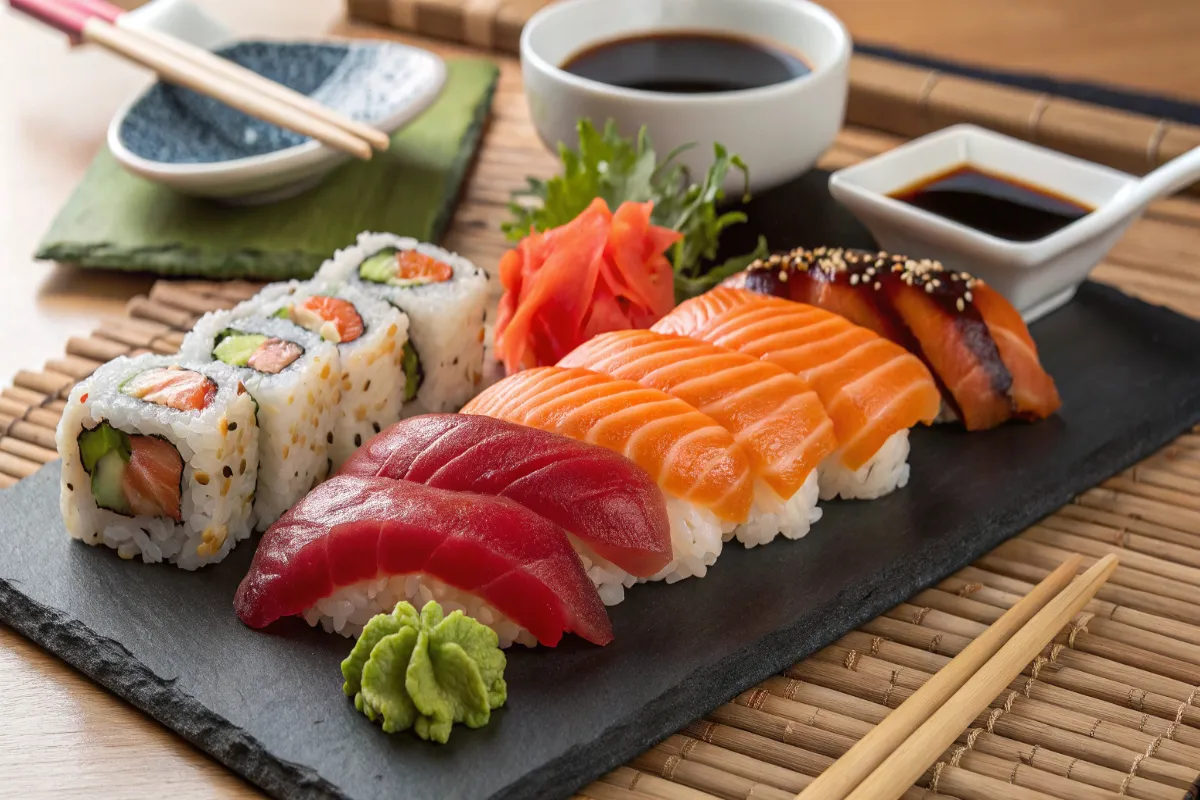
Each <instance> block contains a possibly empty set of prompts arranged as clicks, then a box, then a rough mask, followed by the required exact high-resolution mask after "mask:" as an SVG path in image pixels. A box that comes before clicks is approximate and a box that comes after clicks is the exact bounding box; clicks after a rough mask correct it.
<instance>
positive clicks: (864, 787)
mask: <svg viewBox="0 0 1200 800" xmlns="http://www.w3.org/2000/svg"><path fill="white" fill-rule="evenodd" d="M1116 568H1117V557H1116V556H1115V555H1108V556H1105V557H1104V558H1102V559H1100V560H1099V561H1097V562H1096V563H1095V564H1094V565H1092V567H1091V569H1089V570H1088V571H1087V572H1085V573H1083V574H1082V575H1080V576H1079V577H1078V578H1076V579H1075V580H1074V581H1072V582H1071V584H1070V585H1069V586H1068V587H1067V588H1066V589H1064V590H1063V591H1062V592H1061V593H1059V594H1058V596H1056V597H1055V598H1054V599H1052V600H1051V601H1050V602H1049V603H1047V604H1046V606H1045V608H1043V609H1042V610H1041V611H1039V612H1038V613H1037V614H1035V615H1034V617H1033V619H1031V620H1030V621H1029V622H1028V623H1026V624H1025V625H1024V626H1023V627H1022V628H1021V629H1020V630H1018V631H1017V632H1016V633H1015V634H1014V635H1013V637H1012V638H1011V639H1009V640H1008V643H1007V644H1005V645H1004V646H1003V647H1001V648H1000V650H999V652H997V653H996V655H994V656H993V657H992V658H991V659H989V660H988V661H987V662H985V663H984V664H983V666H982V667H980V668H979V671H978V672H976V673H975V674H974V675H972V676H971V678H970V679H969V680H968V681H967V682H966V683H965V684H963V685H962V687H960V688H959V689H958V691H956V692H955V693H954V694H953V695H952V696H951V697H950V699H949V700H947V701H946V703H945V704H944V705H943V706H942V707H941V708H939V709H938V710H937V711H936V712H934V713H933V714H932V715H931V716H930V717H929V719H927V720H926V721H925V722H924V723H923V724H922V725H921V726H920V727H919V728H917V730H916V731H914V732H913V734H912V735H911V736H909V737H908V739H906V740H905V741H904V742H903V743H902V744H900V746H899V747H897V748H896V749H895V751H893V752H892V754H891V755H890V756H888V757H887V758H886V759H885V760H884V761H883V763H882V764H880V765H879V766H878V767H877V768H876V769H875V770H874V771H873V772H872V773H871V774H870V775H868V776H867V777H866V779H864V780H863V782H862V783H860V784H859V785H858V788H856V789H855V790H854V791H853V792H851V793H850V794H849V795H848V796H847V800H896V799H897V798H899V797H900V796H901V795H902V794H904V792H905V790H906V789H908V787H910V786H912V784H913V782H914V781H915V780H916V779H917V778H919V777H921V775H922V774H923V773H924V772H925V770H927V769H928V768H929V766H930V765H931V764H933V763H934V762H935V761H936V760H937V758H938V756H940V755H941V754H942V753H943V752H945V750H946V748H947V747H949V746H950V744H952V743H953V742H954V740H955V739H957V738H958V736H959V734H961V733H962V732H963V730H964V729H965V728H966V727H967V726H968V725H970V724H971V720H973V719H975V717H976V716H978V715H979V713H980V712H981V711H983V710H984V709H985V708H987V707H988V705H989V704H991V702H992V701H993V700H995V698H996V696H997V695H998V694H1000V692H1002V691H1004V687H1006V686H1007V685H1008V684H1009V683H1011V682H1012V681H1013V680H1014V679H1015V678H1016V677H1017V676H1018V675H1020V674H1021V671H1022V670H1023V669H1025V667H1026V666H1027V665H1028V664H1029V662H1030V661H1032V660H1033V658H1034V657H1035V656H1037V654H1038V653H1039V652H1041V650H1042V649H1043V648H1044V647H1045V646H1046V645H1047V644H1048V643H1050V642H1051V641H1053V639H1054V637H1055V635H1057V634H1058V632H1059V631H1060V630H1061V629H1062V627H1063V626H1064V625H1066V624H1067V623H1068V622H1069V621H1070V620H1071V618H1072V617H1074V616H1075V615H1076V614H1077V613H1079V611H1080V610H1081V609H1082V608H1083V607H1084V606H1085V605H1087V604H1088V602H1089V601H1091V599H1092V596H1093V595H1095V594H1096V592H1097V591H1098V590H1099V589H1100V587H1101V586H1103V585H1104V582H1105V581H1106V580H1108V577H1109V576H1110V575H1112V573H1113V570H1115V569H1116Z"/></svg>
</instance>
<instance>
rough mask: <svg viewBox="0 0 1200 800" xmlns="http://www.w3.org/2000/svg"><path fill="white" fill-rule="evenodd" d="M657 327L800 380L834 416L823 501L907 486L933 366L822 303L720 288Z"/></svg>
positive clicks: (934, 395)
mask: <svg viewBox="0 0 1200 800" xmlns="http://www.w3.org/2000/svg"><path fill="white" fill-rule="evenodd" d="M653 330H655V331H658V332H660V333H674V334H679V335H683V336H690V337H693V338H696V339H702V340H704V341H706V342H710V343H712V344H716V345H719V346H721V347H726V348H729V349H731V350H736V351H737V352H739V353H743V354H745V355H749V356H753V357H755V358H761V359H763V360H766V361H770V362H772V363H774V364H778V365H779V366H780V367H783V368H784V369H786V370H788V371H789V372H792V373H794V374H796V375H799V376H800V377H801V378H803V379H804V380H805V381H807V382H808V383H809V384H810V385H811V386H812V387H813V389H814V390H816V392H817V394H818V395H819V396H820V398H821V402H822V403H823V404H824V405H825V410H826V411H827V412H828V414H829V416H830V418H831V419H832V420H833V425H834V430H835V431H836V433H837V439H838V442H839V449H838V452H837V453H836V454H835V455H834V456H833V457H831V458H830V459H828V460H827V461H826V463H825V465H824V466H823V467H822V471H821V478H820V482H821V496H822V497H823V498H826V499H829V498H832V497H835V496H839V495H840V496H842V497H845V498H862V499H871V498H875V497H880V496H882V495H884V494H887V493H888V492H890V491H892V490H893V489H896V488H900V487H902V486H904V485H905V484H906V483H907V482H908V429H909V428H911V427H912V426H913V425H916V424H917V423H918V422H923V423H926V424H930V423H932V422H933V420H934V419H935V418H936V417H937V414H938V410H939V408H940V406H941V396H940V395H939V393H938V389H937V385H936V384H935V383H934V381H933V377H932V376H931V375H930V374H929V370H928V369H926V368H925V365H924V364H922V363H921V361H920V360H919V359H917V358H916V357H915V356H913V355H912V354H910V353H908V352H907V351H906V350H904V348H902V347H900V346H899V345H897V344H895V343H893V342H891V341H889V340H887V339H885V338H883V337H881V336H879V335H878V334H875V333H873V332H872V331H869V330H867V329H866V328H861V327H859V326H857V325H854V324H853V323H851V322H849V321H848V320H846V319H845V318H844V317H840V316H838V315H836V314H832V313H830V312H828V311H824V310H822V309H819V308H816V307H814V306H807V305H802V304H800V303H793V302H791V301H789V300H782V299H780V298H777V297H767V296H764V295H758V294H754V293H752V292H747V291H745V290H742V289H733V288H728V287H724V286H719V287H717V288H716V289H713V290H712V291H710V292H707V293H705V294H702V295H700V296H699V297H696V298H693V299H691V300H688V301H686V302H684V303H682V304H681V305H679V306H678V307H676V308H675V310H673V311H672V312H671V313H670V314H668V315H667V316H665V317H663V318H662V319H661V320H659V322H658V323H656V324H655V325H654V327H653Z"/></svg>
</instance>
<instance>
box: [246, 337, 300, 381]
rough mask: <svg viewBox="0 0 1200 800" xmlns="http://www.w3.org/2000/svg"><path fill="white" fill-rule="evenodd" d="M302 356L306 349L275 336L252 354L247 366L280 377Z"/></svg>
mask: <svg viewBox="0 0 1200 800" xmlns="http://www.w3.org/2000/svg"><path fill="white" fill-rule="evenodd" d="M302 355H304V348H302V347H301V346H300V345H298V344H296V343H295V342H289V341H287V340H286V339H280V338H278V337H274V336H273V337H271V338H270V339H267V340H266V341H265V342H263V343H262V344H260V345H259V346H258V348H257V349H256V350H255V351H254V352H253V353H251V354H250V358H249V359H247V361H246V366H248V367H250V368H251V369H256V370H258V371H259V372H265V373H267V374H268V375H278V374H279V373H281V372H283V371H284V370H285V369H287V368H288V367H290V366H291V365H292V363H293V362H295V360H296V359H298V358H299V357H300V356H302Z"/></svg>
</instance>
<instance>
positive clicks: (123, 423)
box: [57, 356, 259, 570]
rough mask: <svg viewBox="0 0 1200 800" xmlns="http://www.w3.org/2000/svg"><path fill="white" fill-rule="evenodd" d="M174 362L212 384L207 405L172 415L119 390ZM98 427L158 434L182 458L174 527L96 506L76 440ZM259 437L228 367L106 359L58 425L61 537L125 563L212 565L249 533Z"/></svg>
mask: <svg viewBox="0 0 1200 800" xmlns="http://www.w3.org/2000/svg"><path fill="white" fill-rule="evenodd" d="M175 366H183V367H185V368H186V369H189V370H194V371H196V372H199V373H201V374H202V375H204V376H205V377H207V378H209V379H211V380H212V381H214V382H215V383H216V385H217V391H216V394H215V396H214V397H213V399H212V400H211V402H209V404H208V406H207V407H206V408H204V409H202V410H199V411H179V410H176V409H174V408H169V407H167V406H163V405H157V404H155V403H153V402H148V401H146V400H141V399H138V398H136V397H132V396H130V395H128V394H125V393H124V392H122V391H121V386H122V385H123V384H124V383H125V382H126V381H127V380H129V379H130V378H132V377H134V376H136V375H139V374H141V373H142V372H144V371H146V370H149V369H154V368H167V367H175ZM102 422H107V423H108V424H109V425H111V426H112V427H113V428H116V429H117V430H118V431H121V432H122V433H124V434H126V435H129V436H151V437H157V438H160V439H162V440H165V441H166V442H168V443H169V444H170V445H171V446H172V447H174V449H175V450H176V451H177V452H178V454H179V456H180V457H181V458H182V460H183V474H182V481H181V495H180V506H179V510H180V513H181V516H182V522H176V521H175V520H174V519H172V518H171V517H169V516H148V515H138V516H131V515H126V514H122V513H118V512H115V511H110V510H107V509H105V508H101V507H99V505H98V504H97V501H96V497H95V496H94V494H93V490H92V489H91V486H92V478H91V476H89V475H88V473H87V471H86V470H85V468H84V464H83V458H82V455H81V453H80V445H79V437H80V435H81V434H82V432H83V431H84V430H91V429H93V428H96V427H97V426H98V425H100V424H101V423H102ZM258 440H259V431H258V426H257V425H256V424H255V413H254V401H253V400H252V399H251V397H250V395H249V394H248V393H247V392H246V391H245V390H244V389H243V388H242V385H241V383H240V381H239V380H238V376H237V373H236V371H235V370H234V369H233V368H232V367H228V366H226V365H224V364H218V363H209V364H203V365H197V364H192V363H190V362H188V361H186V360H183V361H181V360H180V359H178V358H177V357H174V356H140V357H137V358H125V357H121V358H118V359H115V360H113V361H110V362H109V363H108V364H105V365H104V366H102V367H100V369H98V370H96V372H95V373H94V374H93V375H92V376H91V377H90V378H88V379H87V380H85V381H83V382H81V383H79V384H78V385H76V386H75V388H74V389H73V390H72V392H71V395H70V397H69V398H68V400H67V405H66V408H65V409H64V411H63V415H62V419H61V421H60V422H59V425H58V432H57V443H58V452H59V455H60V456H61V457H62V460H63V466H62V492H61V495H60V506H61V510H62V516H63V521H64V523H65V525H66V528H67V531H68V533H69V534H70V535H71V536H72V537H73V538H75V539H80V540H81V541H84V542H86V543H87V544H90V545H99V544H103V545H105V546H107V547H111V548H113V549H115V550H116V551H117V553H118V555H120V556H121V557H122V558H126V559H131V558H136V557H138V556H140V557H141V559H142V560H143V561H145V562H147V563H151V562H158V561H168V562H171V563H173V564H175V565H177V566H179V567H181V568H182V569H187V570H193V569H196V568H197V567H201V566H204V565H205V564H212V563H216V562H218V561H220V560H221V559H223V558H224V557H225V556H226V555H228V553H229V551H230V550H232V549H233V547H234V545H235V544H236V543H237V542H238V541H241V540H242V539H245V538H247V537H248V536H249V535H250V533H251V531H252V519H251V503H252V502H253V497H254V490H255V484H256V475H257V468H258Z"/></svg>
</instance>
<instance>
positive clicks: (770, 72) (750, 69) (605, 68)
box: [562, 31, 812, 94]
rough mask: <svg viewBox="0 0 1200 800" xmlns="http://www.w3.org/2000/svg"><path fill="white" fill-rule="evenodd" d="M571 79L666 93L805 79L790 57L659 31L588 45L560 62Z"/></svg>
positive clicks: (767, 48)
mask: <svg viewBox="0 0 1200 800" xmlns="http://www.w3.org/2000/svg"><path fill="white" fill-rule="evenodd" d="M562 69H563V70H565V71H566V72H569V73H571V74H572V75H578V76H579V77H581V78H588V79H590V80H593V81H598V82H600V83H605V84H608V85H609V86H619V87H622V88H625V89H640V90H641V91H646V92H661V93H667V94H701V93H704V94H707V93H712V92H736V91H741V90H744V89H759V88H761V87H764V86H772V85H774V84H777V83H784V82H786V81H790V80H793V79H795V78H799V77H802V76H804V75H807V74H808V73H809V72H811V71H812V69H811V68H810V67H809V66H808V64H807V63H805V61H804V59H803V58H801V57H800V56H799V55H797V54H796V53H793V52H790V51H788V50H785V49H783V48H782V47H780V46H778V45H775V44H772V43H770V42H765V41H758V40H755V39H750V38H742V37H737V36H728V35H724V34H719V33H703V32H686V31H672V32H666V31H659V32H655V33H652V34H647V35H644V36H631V37H628V38H624V39H615V40H612V41H608V42H601V43H600V44H597V45H593V46H592V47H589V48H587V49H586V50H583V51H581V52H579V53H576V54H575V55H573V56H571V57H570V58H568V59H567V60H566V62H564V63H563V65H562Z"/></svg>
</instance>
